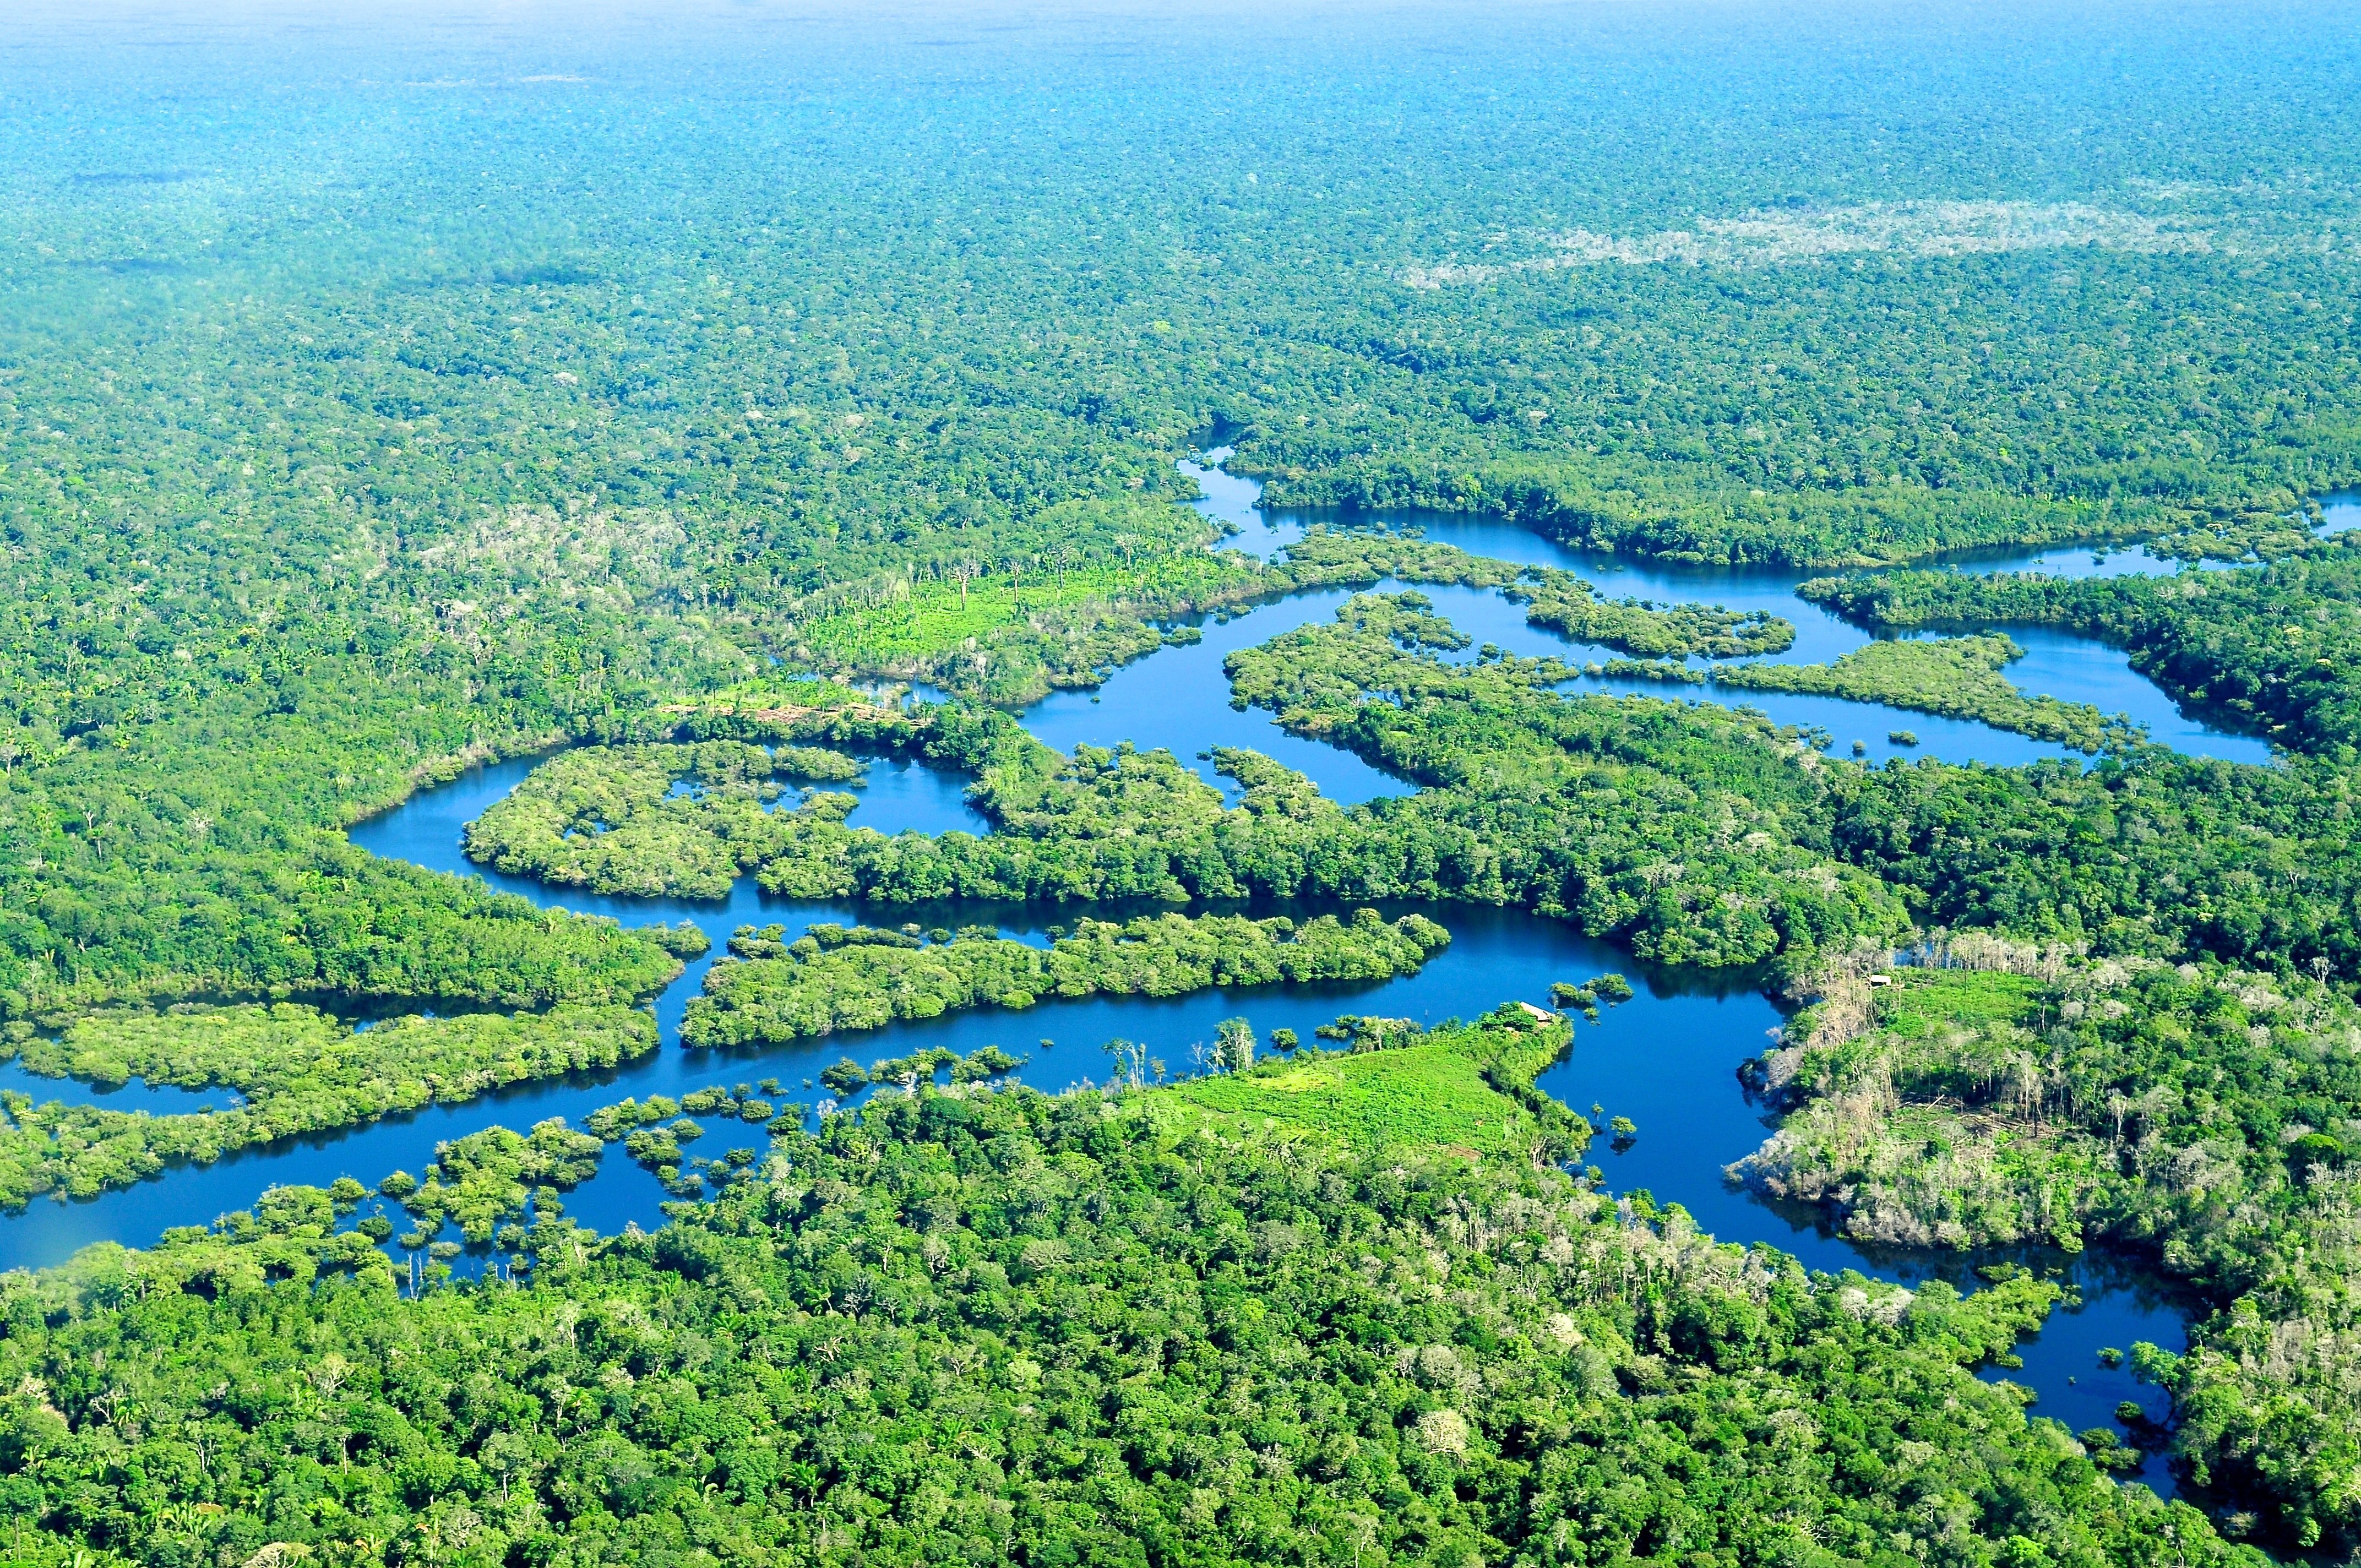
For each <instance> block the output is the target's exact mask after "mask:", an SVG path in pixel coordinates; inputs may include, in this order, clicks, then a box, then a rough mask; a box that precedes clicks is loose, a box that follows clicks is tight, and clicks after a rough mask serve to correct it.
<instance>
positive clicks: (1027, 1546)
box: [0, 1051, 2260, 1568]
mask: <svg viewBox="0 0 2361 1568" xmlns="http://www.w3.org/2000/svg"><path fill="white" fill-rule="evenodd" d="M1411 1054H1412V1053H1411V1052H1408V1051H1403V1052H1381V1053H1378V1054H1376V1055H1374V1056H1369V1057H1361V1058H1340V1059H1342V1060H1344V1061H1347V1062H1356V1063H1362V1064H1367V1065H1383V1064H1386V1063H1389V1062H1390V1061H1392V1060H1394V1059H1396V1058H1406V1057H1408V1056H1410V1055H1411ZM1257 1070H1259V1069H1257ZM1217 1081H1219V1082H1222V1083H1230V1082H1240V1083H1244V1082H1246V1081H1247V1080H1234V1079H1229V1078H1224V1079H1223V1080H1217ZM1184 1092H1185V1091H1151V1092H1148V1093H1133V1094H1129V1095H1125V1096H1121V1097H1115V1096H1105V1095H1099V1094H1087V1093H1086V1094H1075V1095H1068V1096H1063V1097H1060V1098H1056V1099H1050V1098H1046V1097H1044V1096H1041V1095H1039V1094H1037V1093H1033V1092H1031V1091H1023V1090H1017V1091H1009V1092H1005V1093H998V1094H980V1095H979V1094H975V1093H972V1092H971V1093H966V1094H962V1095H959V1096H953V1095H948V1094H927V1095H922V1096H919V1097H917V1098H898V1097H897V1098H895V1099H892V1100H888V1101H885V1102H881V1104H880V1105H879V1107H878V1108H877V1109H875V1110H873V1111H871V1112H870V1113H867V1114H866V1115H864V1116H862V1117H859V1118H855V1117H851V1116H844V1117H838V1118H834V1119H831V1121H830V1122H829V1124H827V1125H826V1127H825V1128H824V1129H823V1130H822V1131H821V1132H820V1133H819V1134H818V1135H816V1136H815V1135H805V1134H802V1133H799V1132H797V1133H789V1134H785V1135H782V1136H780V1137H778V1138H776V1139H774V1141H773V1142H772V1145H771V1148H770V1153H769V1155H768V1157H767V1158H765V1159H764V1160H763V1161H762V1163H761V1164H760V1166H759V1167H749V1168H743V1169H742V1170H741V1172H740V1173H739V1175H738V1176H737V1178H736V1179H734V1180H732V1181H731V1182H730V1184H729V1186H728V1188H727V1190H725V1191H724V1193H723V1194H722V1195H721V1196H720V1197H719V1199H718V1200H717V1201H713V1202H711V1203H709V1204H704V1205H697V1206H689V1207H684V1208H682V1209H680V1210H678V1211H676V1213H675V1220H674V1223H672V1224H670V1225H668V1226H667V1227H666V1228H665V1229H664V1230H663V1231H661V1232H658V1233H656V1234H653V1235H652V1236H651V1235H637V1234H632V1235H626V1236H624V1237H620V1238H616V1239H613V1240H609V1241H604V1242H599V1241H597V1240H595V1238H591V1239H586V1235H585V1233H583V1232H581V1231H580V1230H579V1229H577V1227H575V1226H573V1225H572V1224H571V1223H568V1222H565V1221H563V1220H558V1219H543V1220H540V1221H537V1222H536V1223H534V1224H533V1226H532V1227H531V1228H530V1229H529V1230H521V1232H520V1234H518V1235H517V1236H515V1237H514V1238H512V1239H513V1241H514V1242H515V1244H516V1245H518V1246H519V1247H520V1248H521V1249H522V1253H523V1255H525V1256H526V1257H527V1259H528V1261H529V1263H530V1264H531V1266H530V1268H529V1269H527V1270H524V1271H522V1274H521V1277H522V1279H523V1280H525V1281H529V1283H513V1282H508V1281H503V1280H492V1279H488V1280H486V1281H484V1282H482V1283H480V1284H475V1285H466V1286H462V1285H456V1284H434V1283H432V1282H431V1281H430V1283H429V1287H428V1288H427V1289H425V1290H424V1292H423V1294H421V1295H420V1296H419V1297H418V1298H417V1299H399V1298H397V1296H396V1295H395V1293H394V1289H393V1285H394V1280H393V1276H392V1271H391V1270H390V1267H388V1266H387V1265H386V1263H385V1260H384V1258H383V1256H382V1255H380V1254H379V1253H377V1252H375V1251H374V1250H373V1249H370V1248H367V1247H366V1246H362V1247H359V1248H356V1247H355V1246H354V1245H351V1244H352V1243H353V1242H354V1241H356V1240H357V1238H356V1237H353V1236H352V1235H351V1234H350V1233H344V1234H338V1233H336V1232H335V1228H334V1227H335V1225H336V1223H337V1217H336V1215H337V1211H336V1203H335V1197H334V1195H332V1194H330V1193H326V1192H323V1191H320V1190H315V1189H294V1190H280V1191H278V1192H274V1193H273V1194H272V1195H271V1197H270V1198H269V1200H268V1201H266V1203H265V1204H263V1205H262V1206H261V1207H260V1208H259V1209H258V1211H257V1212H254V1213H250V1214H248V1213H241V1214H237V1215H233V1216H230V1217H228V1218H227V1219H225V1221H224V1222H223V1223H221V1224H220V1225H219V1226H218V1227H216V1228H215V1229H214V1231H212V1232H209V1233H208V1232H196V1233H176V1234H174V1236H173V1237H171V1238H170V1239H169V1240H168V1241H167V1242H166V1244H165V1245H163V1246H161V1247H159V1248H158V1249H157V1250H155V1251H153V1252H149V1253H124V1252H120V1251H116V1250H111V1249H110V1250H105V1251H101V1252H98V1253H93V1254H90V1255H85V1256H84V1257H83V1258H82V1259H81V1260H79V1261H78V1263H77V1264H76V1265H75V1266H74V1267H73V1268H71V1270H67V1271H63V1272H59V1273H53V1274H50V1275H47V1276H42V1277H23V1276H15V1277H9V1278H8V1279H7V1280H6V1281H5V1284H0V1291H5V1297H0V1307H5V1311H0V1321H5V1325H6V1326H5V1334H0V1374H5V1378H6V1383H7V1387H9V1389H10V1390H11V1392H10V1393H9V1395H8V1396H7V1398H6V1402H5V1405H0V1411H5V1427H0V1431H4V1432H5V1438H0V1486H5V1488H6V1489H7V1490H6V1496H7V1497H8V1501H9V1507H10V1511H11V1513H12V1514H13V1515H14V1516H15V1517H16V1519H18V1520H19V1521H20V1523H21V1525H22V1526H23V1533H22V1535H20V1537H19V1538H18V1540H19V1542H20V1543H21V1544H19V1545H18V1546H17V1547H16V1550H18V1551H19V1552H23V1551H27V1550H31V1551H33V1552H38V1553H49V1552H63V1551H66V1550H68V1549H69V1548H70V1547H77V1546H86V1547H88V1548H90V1549H93V1550H97V1551H104V1552H111V1553H114V1554H115V1555H117V1556H119V1557H121V1558H123V1559H125V1560H127V1561H132V1562H138V1563H180V1562H183V1561H186V1560H187V1559H188V1558H189V1557H190V1556H192V1555H202V1556H203V1557H204V1558H205V1559H206V1560H207V1561H214V1560H218V1559H221V1558H224V1557H229V1558H236V1559H237V1560H239V1561H247V1560H249V1559H251V1558H252V1557H253V1556H255V1555H257V1554H258V1553H266V1552H268V1553H274V1554H275V1557H277V1558H284V1557H290V1556H298V1555H304V1554H317V1555H320V1556H323V1557H330V1558H335V1557H341V1556H344V1555H347V1554H351V1553H354V1552H361V1553H362V1554H363V1555H366V1556H368V1557H370V1558H374V1557H375V1556H376V1555H377V1554H379V1553H380V1552H382V1553H384V1554H386V1555H388V1556H392V1557H397V1558H400V1559H401V1560H405V1561H407V1560H412V1559H417V1558H422V1557H425V1556H430V1555H432V1556H435V1557H438V1558H440V1559H442V1560H444V1561H449V1562H455V1563H484V1564H490V1563H501V1562H505V1561H508V1560H509V1559H510V1558H511V1556H512V1555H515V1554H520V1553H521V1554H522V1555H524V1556H526V1557H528V1558H530V1559H531V1560H533V1561H537V1562H544V1563H603V1562H622V1561H641V1562H644V1561H648V1560H650V1559H652V1558H660V1557H670V1556H686V1555H688V1554H692V1553H697V1554H703V1555H706V1556H709V1557H712V1558H716V1559H719V1560H724V1561H752V1560H754V1559H757V1558H767V1559H773V1560H776V1559H780V1558H795V1559H799V1560H808V1561H813V1562H818V1563H829V1564H851V1563H855V1562H860V1563H872V1564H875V1563H941V1562H946V1561H958V1562H981V1563H1039V1562H1044V1561H1052V1562H1055V1561H1066V1562H1090V1561H1102V1560H1109V1559H1114V1560H1137V1553H1138V1552H1141V1551H1142V1550H1150V1551H1153V1552H1156V1553H1158V1554H1159V1555H1162V1556H1169V1557H1171V1558H1174V1559H1176V1560H1180V1559H1185V1560H1188V1561H1194V1562H1202V1563H1250V1562H1256V1563H1269V1562H1301V1561H1307V1560H1308V1561H1315V1562H1316V1561H1336V1562H1349V1561H1351V1560H1352V1559H1353V1558H1354V1556H1355V1555H1356V1553H1357V1554H1358V1555H1359V1557H1360V1560H1361V1561H1362V1562H1363V1563H1368V1564H1372V1565H1375V1564H1381V1563H1434V1562H1448V1563H1460V1562H1465V1561H1473V1560H1477V1559H1481V1560H1483V1561H1532V1562H1548V1563H1568V1564H1578V1563H1615V1562H1625V1561H1631V1560H1633V1559H1634V1558H1644V1557H1647V1556H1660V1555H1663V1554H1664V1553H1666V1552H1679V1553H1684V1554H1687V1555H1691V1556H1695V1555H1697V1554H1700V1553H1707V1554H1711V1555H1712V1557H1713V1558H1714V1560H1716V1561H1721V1560H1728V1561H1730V1562H1733V1563H1774V1562H1787V1561H1793V1560H1795V1556H1796V1555H1797V1554H1798V1553H1801V1554H1803V1555H1804V1556H1805V1557H1806V1558H1807V1559H1808V1558H1809V1557H1811V1556H1812V1554H1815V1553H1820V1552H1827V1553H1833V1554H1840V1555H1842V1556H1844V1557H1849V1558H1852V1559H1854V1560H1862V1561H1872V1562H1892V1563H1906V1562H1914V1561H1917V1560H1918V1559H1919V1558H1920V1556H1921V1555H1922V1554H1923V1555H1927V1556H1938V1557H1940V1558H1942V1559H1944V1560H1949V1561H1958V1562H1965V1563H2017V1562H2020V1561H2023V1562H2061V1563H2089V1564H2094V1565H2095V1564H2123V1565H2126V1568H2129V1565H2141V1568H2146V1565H2148V1564H2158V1565H2160V1564H2163V1563H2171V1562H2181V1563H2190V1564H2194V1565H2199V1568H2211V1565H2213V1564H2224V1563H2259V1562H2260V1559H2259V1558H2258V1557H2257V1556H2256V1555H2255V1554H2253V1553H2251V1552H2246V1551H2244V1550H2242V1549H2238V1548H2234V1547H2229V1546H2225V1545H2224V1543H2222V1542H2221V1541H2219V1539H2218V1538H2217V1537H2216V1536H2215V1535H2214V1533H2213V1530H2212V1529H2211V1528H2210V1527H2209V1526H2208V1524H2207V1523H2206V1521H2205V1519H2203V1517H2202V1515H2201V1514H2199V1513H2198V1512H2197V1511H2196V1510H2195V1509H2193V1508H2189V1507H2188V1506H2187V1505H2185V1504H2180V1503H2172V1504H2166V1503H2160V1502H2158V1500H2157V1499H2156V1498H2155V1497H2154V1495H2153V1494H2151V1493H2149V1492H2147V1490H2145V1489H2144V1488H2136V1487H2134V1488H2126V1487H2119V1486H2116V1485H2115V1484H2114V1482H2113V1481H2112V1480H2111V1479H2109V1478H2108V1476H2107V1475H2106V1474H2105V1473H2104V1471H2103V1469H2102V1468H2101V1467H2100V1466H2099V1465H2098V1464H2094V1463H2093V1461H2092V1458H2091V1457H2089V1456H2088V1455H2087V1454H2086V1453H2085V1452H2084V1450H2083V1448H2082V1445H2081V1444H2080V1443H2078V1442H2075V1441H2074V1440H2073V1439H2072V1438H2071V1437H2070V1435H2069V1434H2068V1433H2067V1432H2066V1431H2064V1430H2063V1429H2062V1428H2059V1427H2058V1426H2057V1425H2056V1424H2055V1423H2052V1422H2048V1421H2041V1420H2032V1421H2028V1420H2026V1416H2025V1414H2024V1410H2023V1402H2022V1398H2021V1396H2020V1395H2019V1394H2018V1392H2017V1391H2016V1390H2015V1389H2014V1388H2012V1387H2009V1386H2007V1385H2005V1384H2003V1385H1993V1384H1990V1383H1985V1382H1982V1381H1980V1380H1979V1379H1977V1378H1976V1377H1975V1376H1973V1375H1972V1368H1973V1366H1974V1365H1976V1364H1978V1363H1979V1362H1981V1361H1982V1360H1984V1359H1985V1358H1987V1357H1989V1356H1992V1355H1993V1354H1998V1353H2000V1352H2002V1351H2003V1350H2004V1349H2005V1348H2006V1347H2007V1346H2008V1345H2009V1344H2010V1343H2012V1342H2013V1340H2014V1339H2015V1336H2016V1335H2017V1334H2018V1333H2019V1332H2022V1331H2023V1330H2024V1329H2026V1327H2028V1326H2030V1325H2031V1324H2033V1323H2035V1322H2037V1321H2039V1319H2040V1316H2041V1314H2042V1312H2043V1310H2045V1308H2046V1307H2047V1305H2048V1301H2049V1299H2051V1298H2052V1296H2053V1295H2054V1288H2052V1287H2050V1286H2048V1285H2047V1284H2043V1283H2039V1282H2037V1281H2035V1280H2034V1279H2032V1278H2031V1277H2019V1278H2017V1279H2015V1280H2012V1281H2010V1282H2009V1283H2007V1284H2004V1285H2003V1286H2000V1287H1996V1288H1992V1289H1989V1290H1985V1291H1982V1292H1979V1293H1978V1294H1976V1295H1975V1296H1972V1297H1970V1298H1966V1299H1961V1298H1960V1296H1959V1295H1958V1294H1957V1293H1956V1292H1954V1291H1953V1290H1952V1289H1950V1288H1949V1287H1946V1286H1943V1285H1940V1284H1930V1285H1928V1286H1926V1287H1924V1288H1920V1289H1919V1290H1918V1291H1917V1292H1916V1294H1915V1295H1914V1294H1912V1293H1911V1292H1907V1291H1903V1290H1899V1289H1897V1288H1893V1287H1890V1286H1883V1285H1875V1284H1870V1283H1868V1282H1864V1281H1862V1280H1861V1279H1860V1278H1859V1277H1842V1278H1839V1277H1826V1276H1819V1277H1807V1276H1806V1274H1805V1273H1804V1272H1803V1271H1802V1270H1801V1269H1800V1268H1798V1267H1797V1266H1795V1264H1794V1263H1793V1262H1792V1261H1789V1260H1783V1259H1781V1258H1779V1257H1778V1256H1776V1255H1773V1254H1769V1253H1755V1254H1747V1253H1742V1252H1741V1251H1739V1250H1738V1249H1736V1248H1732V1247H1723V1246H1717V1245H1714V1244H1712V1243H1711V1242H1710V1241H1709V1240H1708V1239H1706V1238H1704V1237H1701V1236H1699V1235H1698V1234H1697V1233H1696V1231H1695V1230H1694V1228H1693V1227H1692V1226H1691V1225H1690V1223H1688V1221H1687V1219H1686V1216H1685V1215H1684V1214H1682V1213H1681V1212H1679V1211H1678V1210H1672V1211H1667V1212H1656V1211H1655V1210H1654V1209H1653V1207H1652V1206H1650V1205H1648V1204H1646V1203H1645V1202H1644V1201H1640V1202H1636V1203H1634V1204H1633V1205H1631V1206H1630V1207H1629V1208H1628V1211H1627V1210H1619V1208H1618V1207H1617V1206H1616V1205H1615V1204H1613V1203H1610V1202H1609V1201H1606V1200H1605V1199H1603V1198H1601V1197H1598V1196H1597V1195H1595V1194H1592V1193H1590V1192H1587V1191H1586V1190H1584V1189H1583V1187H1582V1185H1581V1184H1580V1183H1579V1182H1577V1181H1576V1180H1573V1179H1569V1178H1568V1177H1566V1176H1565V1175H1564V1174H1563V1173H1561V1172H1560V1171H1558V1170H1556V1169H1554V1168H1549V1167H1540V1168H1536V1167H1534V1166H1532V1165H1530V1164H1528V1163H1526V1162H1525V1161H1524V1160H1522V1159H1481V1160H1479V1159H1470V1158H1468V1157H1465V1156H1459V1155H1440V1154H1437V1153H1434V1152H1432V1151H1429V1152H1423V1153H1422V1152H1418V1151H1416V1150H1415V1149H1414V1148H1411V1147H1409V1146H1404V1145H1402V1144H1400V1143H1394V1144H1391V1145H1390V1146H1386V1147H1384V1148H1383V1149H1382V1150H1374V1149H1373V1150H1367V1151H1364V1152H1358V1153H1356V1152H1354V1151H1352V1150H1350V1149H1348V1148H1343V1147H1338V1146H1329V1145H1319V1144H1307V1143H1304V1142H1302V1141H1301V1140H1289V1139H1285V1138H1279V1139H1274V1138H1270V1137H1268V1136H1266V1137H1245V1136H1240V1135H1235V1134H1232V1133H1229V1132H1226V1131H1225V1130H1224V1129H1225V1128H1227V1127H1228V1126H1230V1125H1231V1123H1230V1122H1229V1121H1227V1120H1224V1116H1223V1114H1222V1113H1221V1112H1220V1111H1218V1110H1211V1111H1208V1112H1207V1113H1203V1115H1202V1117H1201V1118H1200V1119H1198V1120H1195V1121H1193V1122H1189V1123H1185V1124H1180V1125H1175V1124H1172V1123H1170V1122H1169V1121H1168V1120H1167V1119H1166V1118H1167V1117H1168V1115H1170V1113H1172V1112H1173V1111H1174V1110H1177V1109H1178V1108H1180V1104H1181V1102H1180V1101H1178V1100H1176V1099H1172V1098H1170V1097H1172V1096H1178V1095H1180V1094H1182V1093H1184ZM1498 1103H1501V1104H1507V1103H1510V1102H1506V1101H1499V1102H1498ZM510 1136H511V1138H514V1136H515V1135H510ZM503 1147H506V1145H505V1144H503ZM353 1541H364V1542H366V1543H368V1544H367V1546H366V1548H354V1547H352V1546H350V1545H349V1544H347V1543H350V1542H353ZM36 1560H45V1559H36Z"/></svg>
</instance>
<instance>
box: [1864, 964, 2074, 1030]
mask: <svg viewBox="0 0 2361 1568" xmlns="http://www.w3.org/2000/svg"><path fill="white" fill-rule="evenodd" d="M2042 990H2043V984H2042V982H2041V981H2038V980H2037V979H2035V978H2033V977H2032V976H2030V975H2022V974H2001V973H1994V972H1989V971H1982V970H1938V969H1903V970H1896V971H1895V972H1894V984H1893V985H1892V986H1891V987H1890V988H1888V989H1887V990H1886V991H1885V992H1884V993H1883V995H1882V996H1880V997H1879V998H1878V1007H1877V1021H1878V1024H1879V1026H1880V1027H1883V1028H1885V1029H1890V1030H1892V1031H1893V1032H1894V1034H1896V1035H1900V1036H1904V1037H1905V1038H1909V1039H1916V1038H1918V1037H1920V1036H1925V1035H1927V1034H1928V1033H1929V1032H1931V1031H1933V1030H1935V1029H1938V1028H1941V1027H1944V1026H1946V1025H1965V1026H1968V1027H1971V1028H1985V1027H1989V1026H1991V1025H1995V1024H2020V1025H2021V1024H2023V1023H2025V1022H2026V1020H2027V1019H2028V1018H2030V1017H2031V1016H2032V1015H2033V1012H2034V1009H2035V1006H2036V1003H2037V998H2038V997H2039V996H2040V994H2041V992H2042Z"/></svg>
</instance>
